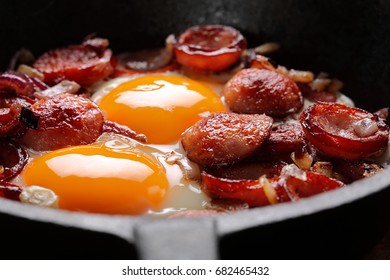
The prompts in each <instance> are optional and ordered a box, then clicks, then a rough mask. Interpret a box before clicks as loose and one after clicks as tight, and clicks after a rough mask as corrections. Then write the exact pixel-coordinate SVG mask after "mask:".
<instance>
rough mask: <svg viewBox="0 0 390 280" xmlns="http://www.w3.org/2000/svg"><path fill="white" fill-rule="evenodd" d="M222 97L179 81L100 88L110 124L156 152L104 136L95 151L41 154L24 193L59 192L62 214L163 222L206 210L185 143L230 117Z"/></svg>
mask: <svg viewBox="0 0 390 280" xmlns="http://www.w3.org/2000/svg"><path fill="white" fill-rule="evenodd" d="M218 90H219V88H218V84H216V83H215V84H212V85H211V86H210V85H209V84H205V83H202V82H198V81H195V80H192V79H189V78H187V77H185V76H182V75H180V74H178V73H167V74H160V75H142V76H128V77H120V78H115V79H112V80H110V81H107V82H105V83H102V84H99V85H98V86H97V87H95V88H94V89H93V91H94V92H95V93H94V94H93V95H92V97H91V99H92V100H93V101H94V102H95V103H97V104H98V105H99V107H100V108H101V110H102V112H103V114H104V115H105V117H106V119H107V120H111V121H115V122H118V123H120V124H123V125H126V126H128V127H130V128H131V129H133V130H135V131H136V132H137V133H143V134H145V135H146V136H147V138H148V144H143V143H140V142H137V141H136V140H133V139H130V138H127V137H125V136H121V135H116V134H112V133H103V134H102V135H101V136H100V137H99V139H98V140H97V141H96V142H95V143H93V144H90V145H82V146H74V147H67V148H63V149H59V150H56V151H51V152H47V153H41V154H36V155H35V156H34V155H33V157H32V158H33V159H32V160H31V161H30V162H29V164H28V165H27V166H26V168H25V170H24V172H23V174H22V180H23V185H25V186H30V185H37V186H41V187H44V188H48V189H50V190H52V191H54V193H56V194H57V195H58V198H59V200H58V207H59V208H60V209H64V210H70V211H83V212H91V213H104V214H126V215H142V214H145V215H159V216H163V215H167V214H170V213H172V212H177V211H181V210H187V209H202V208H203V207H204V205H205V204H206V203H207V202H208V200H209V199H208V198H207V197H206V196H205V195H204V194H203V193H202V192H201V190H200V187H199V183H198V178H199V168H198V166H197V165H196V164H194V163H191V162H190V161H188V160H187V158H186V157H185V152H184V150H183V149H182V148H181V146H180V136H181V133H182V132H184V131H185V130H186V129H187V128H188V127H190V126H191V125H193V124H194V123H195V122H197V121H198V120H199V119H201V118H202V117H204V116H206V115H207V114H209V113H212V112H220V111H226V107H225V105H224V104H223V101H222V100H221V97H220V95H219V94H218V92H217V91H218ZM220 90H222V85H221V88H220ZM32 154H33V153H32Z"/></svg>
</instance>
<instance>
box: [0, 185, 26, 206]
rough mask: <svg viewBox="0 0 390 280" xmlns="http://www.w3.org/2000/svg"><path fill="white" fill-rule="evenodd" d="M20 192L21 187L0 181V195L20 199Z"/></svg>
mask: <svg viewBox="0 0 390 280" xmlns="http://www.w3.org/2000/svg"><path fill="white" fill-rule="evenodd" d="M21 192H22V188H21V187H19V186H17V185H14V184H11V183H5V182H2V183H0V197H3V198H7V199H11V200H15V201H20V200H19V195H20V193H21Z"/></svg>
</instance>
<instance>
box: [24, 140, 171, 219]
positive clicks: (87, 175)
mask: <svg viewBox="0 0 390 280" xmlns="http://www.w3.org/2000/svg"><path fill="white" fill-rule="evenodd" d="M23 179H24V181H25V183H26V185H38V186H41V187H45V188H48V189H51V190H53V191H54V192H55V193H56V194H57V195H58V205H59V208H60V209H67V210H73V211H86V212H94V213H107V214H130V215H136V214H142V213H145V212H146V211H147V210H149V209H151V210H153V209H156V208H158V207H159V205H160V204H161V202H162V201H163V199H164V197H165V195H166V192H167V190H168V181H167V178H166V176H165V170H164V168H163V167H162V165H160V164H159V163H158V162H157V161H156V160H154V159H152V158H151V157H149V156H148V155H146V154H143V153H142V152H138V151H130V150H127V151H123V150H120V151H119V150H115V149H110V148H108V147H106V146H93V145H91V146H76V147H70V148H64V149H60V150H57V151H53V152H50V153H48V154H45V155H43V156H41V157H39V158H37V159H34V160H33V161H32V162H30V163H29V164H28V165H27V167H26V169H25V171H24V173H23Z"/></svg>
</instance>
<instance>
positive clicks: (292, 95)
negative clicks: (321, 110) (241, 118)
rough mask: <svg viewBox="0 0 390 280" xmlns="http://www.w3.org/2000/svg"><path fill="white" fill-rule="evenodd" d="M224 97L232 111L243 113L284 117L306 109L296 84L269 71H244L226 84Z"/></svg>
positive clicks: (255, 69)
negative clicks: (303, 108) (303, 107)
mask: <svg viewBox="0 0 390 280" xmlns="http://www.w3.org/2000/svg"><path fill="white" fill-rule="evenodd" d="M223 94H224V96H225V98H226V103H227V105H228V106H229V108H230V109H231V110H232V111H233V112H236V113H242V114H266V115H268V116H271V117H277V118H281V117H285V116H287V115H289V114H292V113H296V112H298V111H299V110H300V109H301V108H302V106H303V98H302V94H301V92H300V91H299V88H298V86H297V85H296V84H295V82H294V81H292V80H291V79H289V78H287V77H286V76H284V75H282V74H279V73H277V72H275V71H271V70H267V69H257V68H249V69H243V70H241V71H240V72H238V73H237V74H236V75H234V76H233V77H232V78H231V79H230V80H229V81H228V82H227V84H226V85H225V87H224V90H223Z"/></svg>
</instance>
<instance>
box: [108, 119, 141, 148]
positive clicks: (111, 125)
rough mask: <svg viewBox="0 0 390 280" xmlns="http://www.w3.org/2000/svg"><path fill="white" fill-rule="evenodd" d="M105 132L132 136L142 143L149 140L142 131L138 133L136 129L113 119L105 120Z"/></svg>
mask: <svg viewBox="0 0 390 280" xmlns="http://www.w3.org/2000/svg"><path fill="white" fill-rule="evenodd" d="M103 132H109V133H115V134H120V135H123V136H127V137H130V138H132V139H134V140H137V141H139V142H142V143H146V142H147V141H148V139H147V137H146V135H144V134H141V133H136V132H135V131H134V130H132V129H130V128H129V127H127V126H125V125H121V124H118V123H116V122H112V121H107V120H106V121H104V123H103Z"/></svg>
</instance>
